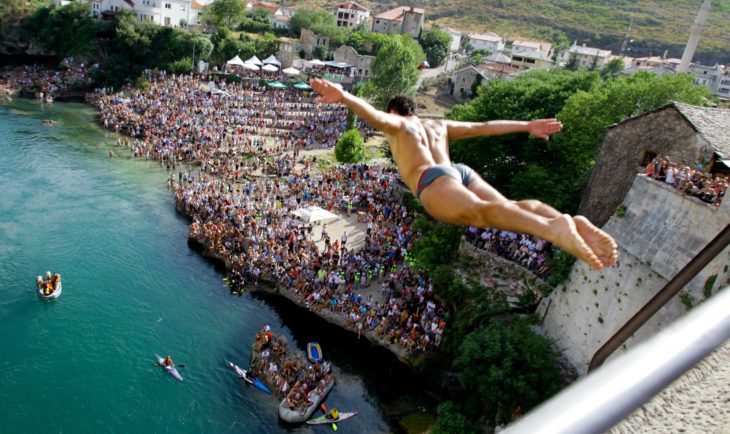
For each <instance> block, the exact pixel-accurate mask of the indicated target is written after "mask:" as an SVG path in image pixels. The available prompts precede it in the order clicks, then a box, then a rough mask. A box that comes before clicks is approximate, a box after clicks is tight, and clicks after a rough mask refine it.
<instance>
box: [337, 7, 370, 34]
mask: <svg viewBox="0 0 730 434" xmlns="http://www.w3.org/2000/svg"><path fill="white" fill-rule="evenodd" d="M332 13H333V14H334V15H335V19H336V20H337V27H346V28H351V27H357V26H359V25H360V23H366V24H367V22H368V19H369V18H370V10H369V9H367V8H366V7H365V6H362V5H361V4H358V3H355V2H345V3H340V4H338V5H336V6H335V7H334V8H333V9H332Z"/></svg>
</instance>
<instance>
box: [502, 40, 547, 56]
mask: <svg viewBox="0 0 730 434" xmlns="http://www.w3.org/2000/svg"><path fill="white" fill-rule="evenodd" d="M512 54H534V55H539V56H541V57H548V58H549V57H550V56H552V54H553V45H552V44H551V43H549V42H542V41H523V40H520V39H515V40H514V41H512Z"/></svg>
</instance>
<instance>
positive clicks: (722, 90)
mask: <svg viewBox="0 0 730 434" xmlns="http://www.w3.org/2000/svg"><path fill="white" fill-rule="evenodd" d="M720 93H730V89H729V88H727V87H723V88H722V89H720Z"/></svg>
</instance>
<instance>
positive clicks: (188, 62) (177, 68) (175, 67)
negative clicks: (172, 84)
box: [166, 57, 193, 74]
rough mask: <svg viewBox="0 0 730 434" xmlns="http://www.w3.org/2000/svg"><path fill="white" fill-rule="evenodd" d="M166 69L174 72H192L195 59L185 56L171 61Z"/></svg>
mask: <svg viewBox="0 0 730 434" xmlns="http://www.w3.org/2000/svg"><path fill="white" fill-rule="evenodd" d="M166 69H167V71H169V72H172V73H173V74H190V73H191V72H193V60H192V59H191V58H190V57H183V58H182V59H180V60H176V61H174V62H171V63H170V64H169V65H168V66H167V68H166Z"/></svg>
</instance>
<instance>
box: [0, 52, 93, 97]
mask: <svg viewBox="0 0 730 434" xmlns="http://www.w3.org/2000/svg"><path fill="white" fill-rule="evenodd" d="M92 67H98V65H93V66H92ZM92 84H93V80H92V78H91V76H90V75H89V67H88V65H86V64H85V63H84V61H83V60H81V59H76V58H73V57H69V58H66V59H64V60H63V61H62V62H61V64H60V67H59V68H58V69H51V68H48V67H46V66H39V65H23V66H18V67H15V68H8V69H5V70H2V71H0V89H7V90H9V91H11V92H12V93H20V94H22V95H26V96H34V97H36V98H41V99H44V100H51V99H52V98H54V97H55V96H58V95H60V94H64V93H66V92H68V91H69V90H73V89H79V90H85V89H88V88H89V87H90V86H91V85H92Z"/></svg>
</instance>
